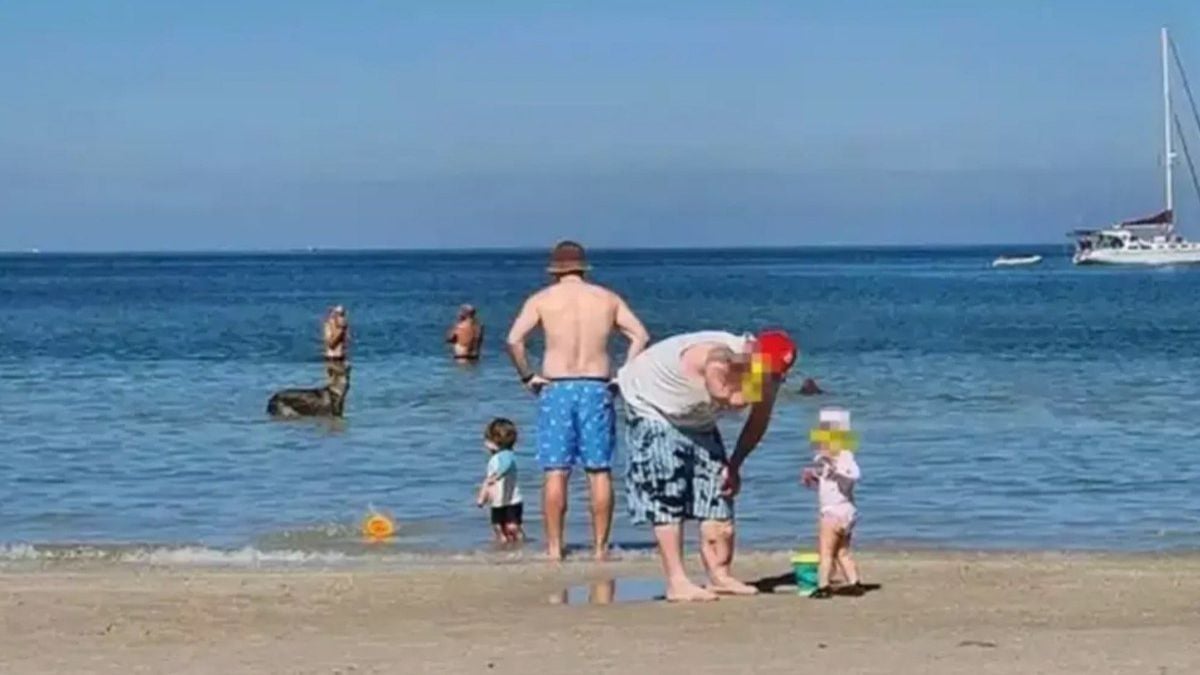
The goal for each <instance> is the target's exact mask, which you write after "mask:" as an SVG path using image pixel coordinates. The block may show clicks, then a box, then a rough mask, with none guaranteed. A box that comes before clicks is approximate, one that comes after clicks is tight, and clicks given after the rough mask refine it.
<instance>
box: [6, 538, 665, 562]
mask: <svg viewBox="0 0 1200 675" xmlns="http://www.w3.org/2000/svg"><path fill="white" fill-rule="evenodd" d="M652 555H653V549H649V548H644V547H639V546H630V547H628V548H621V547H619V546H615V547H614V548H613V553H612V557H613V558H614V559H617V560H644V559H650V558H651V557H652ZM543 560H545V554H544V553H542V552H541V550H540V548H538V547H535V546H526V547H524V548H521V549H512V550H505V549H496V548H489V549H477V550H469V551H434V550H403V549H397V548H385V547H380V548H371V547H359V549H358V550H311V549H297V548H280V549H270V548H266V549H264V548H259V547H255V546H243V547H241V548H218V547H210V546H199V545H186V546H171V545H148V544H147V545H139V544H119V545H106V544H25V543H21V544H2V545H0V565H9V566H11V565H19V564H21V563H50V564H52V563H64V564H67V563H98V564H116V565H125V564H127V565H151V566H167V567H187V566H197V567H238V568H254V567H341V566H364V565H366V566H400V565H419V564H434V563H438V564H440V563H461V564H488V565H495V564H512V563H522V562H536V561H543ZM575 561H578V562H589V561H590V552H589V551H587V550H584V549H583V548H580V549H577V550H568V551H567V560H566V562H568V563H570V562H575Z"/></svg>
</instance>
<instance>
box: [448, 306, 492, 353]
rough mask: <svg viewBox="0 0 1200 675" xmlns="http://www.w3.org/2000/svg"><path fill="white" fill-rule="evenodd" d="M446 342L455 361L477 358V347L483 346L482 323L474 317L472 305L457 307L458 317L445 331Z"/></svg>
mask: <svg viewBox="0 0 1200 675" xmlns="http://www.w3.org/2000/svg"><path fill="white" fill-rule="evenodd" d="M446 342H447V343H449V344H450V346H451V349H452V350H453V354H454V360H455V361H459V362H468V361H478V360H479V349H480V347H482V346H483V324H482V323H480V322H479V319H478V317H476V315H475V308H474V307H472V306H471V305H463V306H461V307H459V308H458V319H456V320H455V322H454V325H453V326H451V327H450V330H448V331H446Z"/></svg>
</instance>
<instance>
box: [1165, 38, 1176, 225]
mask: <svg viewBox="0 0 1200 675" xmlns="http://www.w3.org/2000/svg"><path fill="white" fill-rule="evenodd" d="M1169 45H1170V38H1169V37H1167V28H1166V26H1164V27H1163V29H1162V86H1163V173H1164V174H1165V179H1166V184H1167V185H1166V190H1167V211H1168V212H1172V211H1174V209H1175V193H1174V190H1173V189H1172V182H1173V181H1172V176H1171V164H1172V163H1174V160H1175V153H1174V151H1172V150H1171V141H1172V138H1171V133H1172V127H1171V71H1170V67H1169V62H1168V61H1167V51H1168V49H1169ZM1167 227H1169V228H1171V229H1172V230H1173V229H1174V227H1175V219H1174V218H1172V219H1171V222H1170V223H1169V224H1168V225H1167Z"/></svg>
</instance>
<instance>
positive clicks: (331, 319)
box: [322, 305, 350, 390]
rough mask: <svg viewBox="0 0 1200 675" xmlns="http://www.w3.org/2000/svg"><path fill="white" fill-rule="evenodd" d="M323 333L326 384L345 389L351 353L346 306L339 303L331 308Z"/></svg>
mask: <svg viewBox="0 0 1200 675" xmlns="http://www.w3.org/2000/svg"><path fill="white" fill-rule="evenodd" d="M322 334H323V335H322V338H323V340H322V342H323V346H324V355H325V379H326V386H327V387H329V388H331V389H338V390H344V389H345V388H346V385H347V379H348V378H347V373H348V368H347V365H346V361H347V357H348V356H349V353H350V322H349V321H348V320H347V318H346V308H345V307H343V306H341V305H337V306H335V307H333V308H332V309H330V310H329V314H328V315H327V316H326V317H325V325H324V326H323V330H322Z"/></svg>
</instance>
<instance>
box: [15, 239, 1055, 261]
mask: <svg viewBox="0 0 1200 675" xmlns="http://www.w3.org/2000/svg"><path fill="white" fill-rule="evenodd" d="M1058 245H1060V244H1058V243H1055V242H1050V241H1043V242H1024V243H1003V242H983V243H978V244H966V243H928V244H895V243H891V244H762V245H753V246H746V245H724V244H699V245H692V246H677V245H661V246H656V245H649V246H585V248H586V250H587V251H589V252H597V253H607V252H614V253H620V252H637V251H800V250H851V251H853V250H861V251H869V250H889V249H890V250H905V249H908V250H913V249H919V250H967V249H981V248H1006V249H1011V248H1020V247H1030V248H1044V247H1051V246H1058ZM1062 245H1063V246H1066V245H1067V244H1066V243H1065V242H1064V243H1063V244H1062ZM550 248H551V246H549V245H548V246H528V245H526V246H471V247H413V248H399V247H366V248H353V247H351V248H341V247H323V246H311V247H289V248H212V249H209V248H179V249H38V248H26V249H0V256H6V257H15V256H38V255H43V256H45V255H50V256H56V255H57V256H63V255H80V256H84V255H292V254H314V255H316V254H328V253H333V254H355V253H544V252H546V251H548V250H550Z"/></svg>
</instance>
